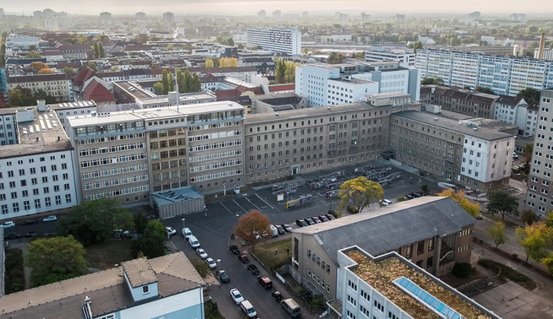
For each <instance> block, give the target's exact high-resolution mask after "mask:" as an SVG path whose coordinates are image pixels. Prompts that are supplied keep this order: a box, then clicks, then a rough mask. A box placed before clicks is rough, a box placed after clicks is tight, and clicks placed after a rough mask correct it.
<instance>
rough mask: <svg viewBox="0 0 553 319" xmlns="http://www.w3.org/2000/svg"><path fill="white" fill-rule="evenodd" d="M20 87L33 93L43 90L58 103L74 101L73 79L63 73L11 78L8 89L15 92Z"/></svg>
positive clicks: (9, 78)
mask: <svg viewBox="0 0 553 319" xmlns="http://www.w3.org/2000/svg"><path fill="white" fill-rule="evenodd" d="M18 86H20V87H22V88H24V89H30V90H31V92H33V93H35V92H37V91H38V90H43V91H44V92H46V94H48V95H50V96H53V97H54V98H56V100H57V101H58V102H66V101H73V100H74V92H73V89H72V83H71V79H70V78H68V77H67V75H65V74H63V73H62V74H39V75H18V76H9V77H8V89H9V90H13V89H15V88H16V87H18Z"/></svg>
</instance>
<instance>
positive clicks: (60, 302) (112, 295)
mask: <svg viewBox="0 0 553 319" xmlns="http://www.w3.org/2000/svg"><path fill="white" fill-rule="evenodd" d="M144 260H145V259H144ZM145 261H146V263H148V264H149V266H150V267H151V269H152V271H153V273H154V274H155V276H156V277H157V281H158V292H159V297H160V298H164V297H168V296H172V295H176V294H179V293H182V292H185V291H189V290H193V289H197V288H200V287H203V286H205V282H204V281H203V279H202V278H201V277H200V275H199V274H198V272H197V271H196V270H195V269H194V266H192V264H191V263H190V261H189V260H188V259H187V258H186V256H185V255H184V253H183V252H177V253H174V254H170V255H165V256H161V257H157V258H153V259H149V260H145ZM129 262H130V263H133V262H134V261H129ZM129 262H127V263H129ZM85 297H89V298H90V300H91V302H92V310H93V314H94V317H97V316H101V315H105V314H109V313H113V312H115V311H118V310H121V309H126V308H129V307H133V306H135V305H136V304H135V303H134V301H133V298H132V295H131V294H130V291H129V289H128V287H127V284H126V282H125V278H124V276H123V266H120V267H117V268H111V269H108V270H104V271H99V272H95V273H91V274H88V275H84V276H80V277H76V278H72V279H67V280H63V281H59V282H56V283H52V284H48V285H44V286H40V287H36V288H32V289H27V290H23V291H20V292H16V293H13V294H10V295H7V296H4V297H2V298H0V316H2V318H11V319H26V318H44V316H45V314H48V318H58V317H59V318H82V308H81V307H82V305H83V303H84V300H85Z"/></svg>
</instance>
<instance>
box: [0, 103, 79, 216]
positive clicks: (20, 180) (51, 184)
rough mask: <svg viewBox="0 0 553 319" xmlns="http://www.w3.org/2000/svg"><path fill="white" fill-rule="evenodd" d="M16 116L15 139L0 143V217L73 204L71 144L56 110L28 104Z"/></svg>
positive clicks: (73, 187)
mask: <svg viewBox="0 0 553 319" xmlns="http://www.w3.org/2000/svg"><path fill="white" fill-rule="evenodd" d="M15 117H16V125H17V127H16V130H17V143H16V144H10V145H5V146H0V149H1V152H0V213H1V214H0V219H12V218H17V217H21V216H25V215H31V214H39V213H44V212H48V211H53V210H60V209H64V208H69V207H73V206H75V205H76V204H77V203H78V198H77V190H76V188H75V183H74V174H73V172H74V169H73V153H72V150H73V147H72V146H71V143H70V142H69V140H68V139H67V136H66V134H65V132H64V131H63V128H62V126H61V124H60V122H59V121H58V119H57V117H56V115H55V113H54V112H53V111H48V110H37V109H35V108H32V107H28V108H21V109H17V110H16V114H15ZM0 123H1V122H0Z"/></svg>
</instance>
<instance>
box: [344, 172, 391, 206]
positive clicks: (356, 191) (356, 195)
mask: <svg viewBox="0 0 553 319" xmlns="http://www.w3.org/2000/svg"><path fill="white" fill-rule="evenodd" d="M338 198H340V207H341V208H342V209H344V208H347V207H348V206H353V207H355V208H356V209H357V211H358V212H362V211H363V208H365V207H367V206H368V205H369V204H370V203H374V202H377V201H378V200H381V199H382V198H384V189H382V186H380V184H378V183H377V182H374V181H371V180H369V179H368V178H366V177H365V176H359V177H356V178H353V179H350V180H347V181H345V182H343V183H342V185H340V189H339V191H338Z"/></svg>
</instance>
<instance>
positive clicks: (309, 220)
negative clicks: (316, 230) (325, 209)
mask: <svg viewBox="0 0 553 319" xmlns="http://www.w3.org/2000/svg"><path fill="white" fill-rule="evenodd" d="M305 222H306V223H307V224H309V225H313V224H315V221H314V220H313V219H312V218H311V217H307V218H306V219H305Z"/></svg>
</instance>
